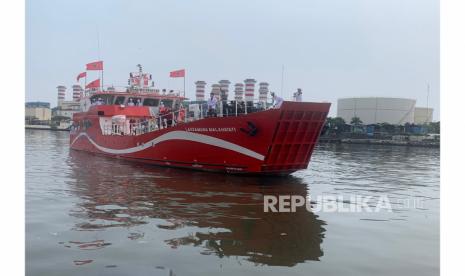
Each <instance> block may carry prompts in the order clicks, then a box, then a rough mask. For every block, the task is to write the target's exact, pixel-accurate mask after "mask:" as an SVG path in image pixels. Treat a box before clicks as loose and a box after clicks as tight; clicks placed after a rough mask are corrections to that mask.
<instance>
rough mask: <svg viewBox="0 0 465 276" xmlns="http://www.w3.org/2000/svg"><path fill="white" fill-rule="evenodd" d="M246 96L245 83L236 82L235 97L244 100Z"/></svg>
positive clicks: (237, 99)
mask: <svg viewBox="0 0 465 276" xmlns="http://www.w3.org/2000/svg"><path fill="white" fill-rule="evenodd" d="M243 98H244V84H243V83H236V84H235V85H234V99H235V100H236V101H238V102H239V101H243Z"/></svg>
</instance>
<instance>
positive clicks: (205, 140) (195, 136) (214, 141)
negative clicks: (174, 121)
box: [71, 130, 265, 161]
mask: <svg viewBox="0 0 465 276" xmlns="http://www.w3.org/2000/svg"><path fill="white" fill-rule="evenodd" d="M82 136H84V137H86V138H87V139H88V140H89V141H90V142H91V143H92V145H94V146H95V147H96V148H97V149H99V150H100V151H103V152H105V153H110V154H128V153H135V152H139V151H142V150H145V149H147V148H149V147H152V146H154V145H156V144H158V143H161V142H164V141H169V140H184V141H192V142H197V143H202V144H207V145H211V146H215V147H219V148H223V149H228V150H231V151H234V152H238V153H241V154H243V155H247V156H250V157H252V158H255V159H258V160H262V161H263V160H265V156H263V155H261V154H259V153H257V152H255V151H252V150H249V149H248V148H244V147H242V146H239V145H237V144H234V143H231V142H228V141H225V140H222V139H218V138H215V137H211V136H208V135H204V134H199V133H194V132H188V131H180V130H177V131H171V132H168V133H165V134H163V135H160V136H158V137H157V138H155V139H152V140H150V141H148V142H146V143H144V144H142V145H139V146H136V147H132V148H127V149H111V148H106V147H103V146H100V145H99V144H97V143H96V142H95V141H94V140H92V139H91V138H90V137H89V135H88V134H87V133H80V134H79V135H78V136H77V137H76V138H74V140H73V142H71V146H73V144H74V143H75V142H76V141H77V139H79V138H80V137H82Z"/></svg>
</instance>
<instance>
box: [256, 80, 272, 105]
mask: <svg viewBox="0 0 465 276" xmlns="http://www.w3.org/2000/svg"><path fill="white" fill-rule="evenodd" d="M258 85H259V86H260V88H258V94H259V96H258V100H259V101H260V102H261V103H266V100H267V98H268V85H269V84H268V83H267V82H261V83H259V84H258Z"/></svg>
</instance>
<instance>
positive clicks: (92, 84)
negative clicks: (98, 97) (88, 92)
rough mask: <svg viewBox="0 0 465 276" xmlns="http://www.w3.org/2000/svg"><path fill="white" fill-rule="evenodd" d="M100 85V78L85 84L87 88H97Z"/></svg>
mask: <svg viewBox="0 0 465 276" xmlns="http://www.w3.org/2000/svg"><path fill="white" fill-rule="evenodd" d="M98 87H100V79H96V80H94V81H93V82H90V83H89V84H88V85H86V89H87V88H98Z"/></svg>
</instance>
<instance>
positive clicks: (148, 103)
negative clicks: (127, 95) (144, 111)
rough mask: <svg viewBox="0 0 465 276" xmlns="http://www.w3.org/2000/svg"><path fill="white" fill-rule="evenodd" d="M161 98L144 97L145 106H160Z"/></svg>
mask: <svg viewBox="0 0 465 276" xmlns="http://www.w3.org/2000/svg"><path fill="white" fill-rule="evenodd" d="M159 101H160V100H159V99H151V98H145V99H144V103H143V105H144V106H158V102H159Z"/></svg>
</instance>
